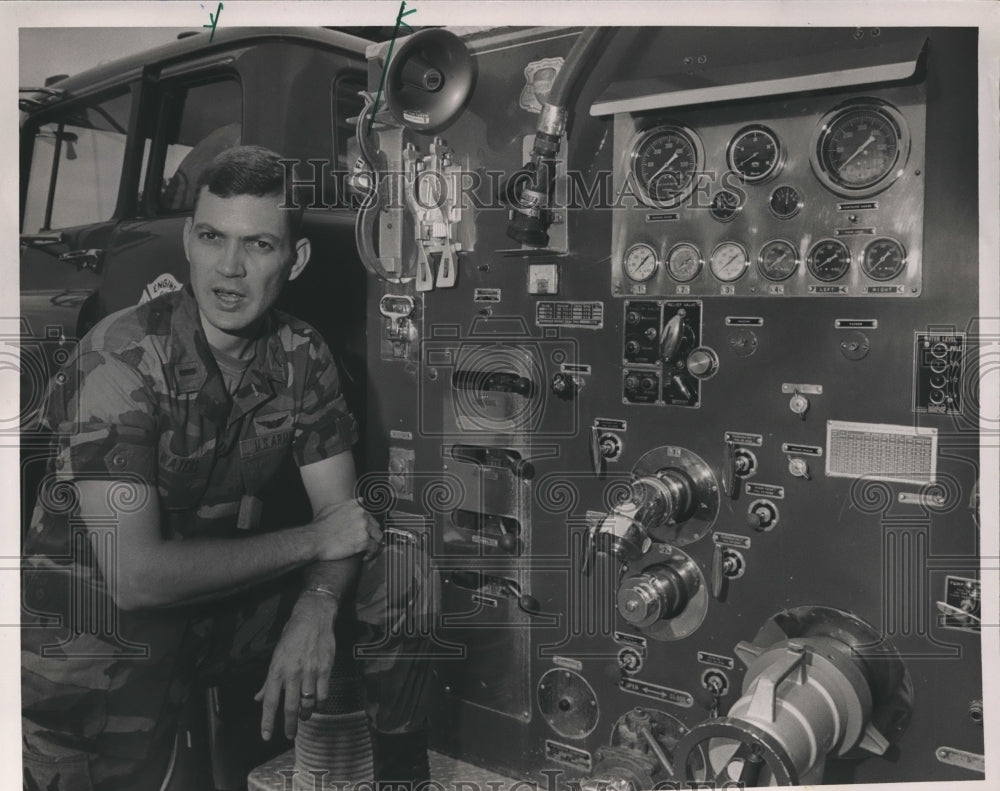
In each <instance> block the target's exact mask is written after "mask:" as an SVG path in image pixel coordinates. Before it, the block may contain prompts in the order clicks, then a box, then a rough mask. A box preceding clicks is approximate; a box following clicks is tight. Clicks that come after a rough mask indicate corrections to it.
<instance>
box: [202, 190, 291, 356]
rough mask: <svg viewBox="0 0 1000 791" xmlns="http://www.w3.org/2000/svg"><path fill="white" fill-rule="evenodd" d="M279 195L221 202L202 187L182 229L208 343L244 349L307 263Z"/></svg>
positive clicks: (229, 350)
mask: <svg viewBox="0 0 1000 791" xmlns="http://www.w3.org/2000/svg"><path fill="white" fill-rule="evenodd" d="M280 200H281V198H280V196H275V195H265V196H263V197H256V196H253V195H235V196H233V197H230V198H220V197H219V196H218V195H215V194H213V193H211V192H209V191H208V188H207V187H202V189H201V194H200V195H199V197H198V206H197V208H196V209H195V213H194V217H192V218H190V219H189V220H188V221H187V222H186V223H185V224H184V252H185V253H186V255H187V259H188V262H189V263H190V264H191V286H192V288H193V289H194V296H195V299H196V300H197V301H198V308H199V309H200V311H201V319H202V325H203V326H204V329H205V334H206V336H207V337H208V342H209V343H210V344H212V346H214V347H216V348H217V349H221V350H222V351H228V352H232V351H233V350H234V349H235V350H237V351H239V350H242V348H244V347H245V343H243V340H244V339H246V338H248V337H252V336H253V334H254V332H255V330H256V326H257V322H258V320H259V319H260V318H261V317H262V316H264V315H265V314H266V313H267V311H268V310H269V309H270V308H271V306H272V305H273V304H274V303H275V301H276V300H277V299H278V296H279V295H280V294H281V289H282V288H283V287H284V285H285V283H286V282H287V281H288V280H294V279H295V278H296V277H298V275H299V273H300V272H301V271H302V269H303V267H305V265H306V262H307V261H308V260H309V241H308V240H307V239H299V240H293V239H292V238H291V234H290V231H289V229H288V221H287V219H286V217H285V213H284V212H282V211H281V210H280V209H278V204H279V202H280Z"/></svg>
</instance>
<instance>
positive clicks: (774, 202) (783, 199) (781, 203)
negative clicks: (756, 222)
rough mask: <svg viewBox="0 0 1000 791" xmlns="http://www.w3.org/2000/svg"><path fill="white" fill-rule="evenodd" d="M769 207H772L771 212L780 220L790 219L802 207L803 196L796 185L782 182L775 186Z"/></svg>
mask: <svg viewBox="0 0 1000 791" xmlns="http://www.w3.org/2000/svg"><path fill="white" fill-rule="evenodd" d="M768 207H769V208H770V209H771V214H773V215H774V216H775V217H777V218H778V219H779V220H789V219H791V218H792V217H794V216H795V215H796V214H798V213H799V210H800V209H801V208H802V198H801V197H800V196H799V191H798V190H797V189H795V187H792V186H789V185H788V184H782V185H781V186H780V187H775V188H774V192H772V193H771V199H770V201H769V202H768Z"/></svg>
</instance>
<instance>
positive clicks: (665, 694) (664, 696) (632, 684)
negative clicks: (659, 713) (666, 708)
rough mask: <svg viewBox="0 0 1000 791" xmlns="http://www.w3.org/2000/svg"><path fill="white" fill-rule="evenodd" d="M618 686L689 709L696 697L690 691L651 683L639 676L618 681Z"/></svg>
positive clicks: (635, 693)
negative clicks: (640, 678)
mask: <svg viewBox="0 0 1000 791" xmlns="http://www.w3.org/2000/svg"><path fill="white" fill-rule="evenodd" d="M618 686H619V687H620V688H621V689H622V690H624V691H625V692H631V693H632V694H633V695H641V696H642V697H644V698H652V699H653V700H660V701H663V702H664V703H671V704H673V705H674V706H681V707H683V708H686V709H689V708H691V707H692V706H693V705H694V697H693V696H692V695H691V694H690V693H689V692H684V691H683V690H680V689H671V688H670V687H662V686H660V685H659V684H651V683H649V682H648V681H640V680H639V679H637V678H623V679H622V680H621V681H620V682H619V683H618Z"/></svg>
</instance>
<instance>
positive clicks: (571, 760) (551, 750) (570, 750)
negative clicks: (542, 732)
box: [545, 739, 591, 772]
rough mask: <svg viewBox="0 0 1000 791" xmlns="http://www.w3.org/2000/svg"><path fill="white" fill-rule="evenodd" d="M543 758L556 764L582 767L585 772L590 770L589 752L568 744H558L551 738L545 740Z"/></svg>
mask: <svg viewBox="0 0 1000 791" xmlns="http://www.w3.org/2000/svg"><path fill="white" fill-rule="evenodd" d="M545 758H546V760H548V761H554V762H555V763H557V764H565V765H566V766H571V767H573V768H574V769H582V770H583V771H585V772H589V771H590V770H591V757H590V753H588V752H587V751H586V750H581V749H579V748H578V747H570V746H569V745H568V744H560V743H559V742H554V741H552V740H551V739H546V740H545Z"/></svg>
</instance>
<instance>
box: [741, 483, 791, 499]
mask: <svg viewBox="0 0 1000 791" xmlns="http://www.w3.org/2000/svg"><path fill="white" fill-rule="evenodd" d="M743 486H744V488H745V489H746V492H747V494H752V495H755V496H757V497H773V498H774V499H775V500H784V499H785V487H784V486H774V485H772V484H769V483H745V484H743Z"/></svg>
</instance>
